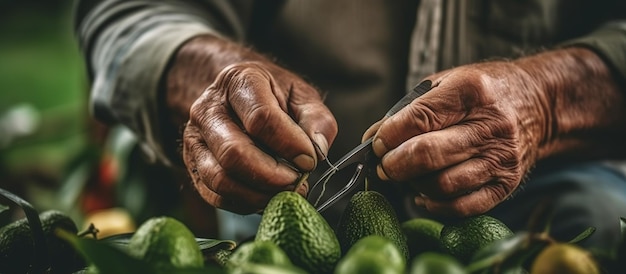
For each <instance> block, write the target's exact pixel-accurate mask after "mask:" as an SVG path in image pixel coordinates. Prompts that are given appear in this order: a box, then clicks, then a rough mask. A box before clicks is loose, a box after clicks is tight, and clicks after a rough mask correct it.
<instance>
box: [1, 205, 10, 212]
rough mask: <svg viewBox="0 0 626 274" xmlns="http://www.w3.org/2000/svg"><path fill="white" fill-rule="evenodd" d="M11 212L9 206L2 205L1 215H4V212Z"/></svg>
mask: <svg viewBox="0 0 626 274" xmlns="http://www.w3.org/2000/svg"><path fill="white" fill-rule="evenodd" d="M6 210H9V207H8V206H5V205H0V213H2V212H3V211H6Z"/></svg>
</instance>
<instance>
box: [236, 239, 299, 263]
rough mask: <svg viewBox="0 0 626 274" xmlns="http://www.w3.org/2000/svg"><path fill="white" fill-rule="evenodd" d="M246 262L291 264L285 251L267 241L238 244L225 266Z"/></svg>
mask: <svg viewBox="0 0 626 274" xmlns="http://www.w3.org/2000/svg"><path fill="white" fill-rule="evenodd" d="M246 263H257V264H267V265H279V266H280V265H284V266H291V265H292V264H291V261H290V260H289V257H288V256H287V254H285V251H283V250H282V249H280V247H278V246H277V245H276V244H274V243H273V242H269V241H251V242H246V243H244V244H242V245H240V246H239V247H238V248H237V249H235V251H233V253H232V254H231V255H230V257H229V259H228V261H227V263H226V267H227V268H231V269H234V268H237V267H238V266H241V265H243V264H246Z"/></svg>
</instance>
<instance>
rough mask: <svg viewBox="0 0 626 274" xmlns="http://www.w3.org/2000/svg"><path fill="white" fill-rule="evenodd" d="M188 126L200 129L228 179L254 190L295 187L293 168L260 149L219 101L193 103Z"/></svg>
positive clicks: (295, 174) (296, 174) (203, 138)
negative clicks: (229, 177)
mask: <svg viewBox="0 0 626 274" xmlns="http://www.w3.org/2000/svg"><path fill="white" fill-rule="evenodd" d="M200 104H207V105H208V106H207V107H202V106H200ZM189 125H190V126H195V127H197V129H198V131H199V132H200V135H201V136H202V141H203V143H204V144H206V146H207V147H208V150H209V152H210V154H212V155H213V157H215V159H216V161H217V163H218V164H219V166H221V168H223V169H224V172H226V174H227V175H228V176H232V177H234V178H236V179H237V180H238V181H240V182H244V183H246V184H247V185H249V186H251V187H254V188H255V189H259V190H275V189H280V188H283V187H285V186H287V185H290V184H292V183H293V182H294V181H295V180H296V179H297V178H298V176H299V175H298V173H297V172H296V171H294V170H293V169H292V168H290V167H289V166H287V165H285V164H284V163H282V162H279V161H277V160H276V159H275V158H274V157H272V156H270V155H268V154H266V153H265V152H264V151H262V150H261V149H260V148H259V147H257V146H256V145H255V143H254V142H253V141H252V140H251V139H250V137H249V136H248V135H246V134H245V133H244V132H243V131H242V130H241V128H239V126H238V125H237V124H236V123H235V122H234V121H233V120H232V118H231V117H230V115H229V113H228V110H226V109H225V107H224V106H222V105H221V103H220V102H219V101H218V100H215V99H207V100H206V101H203V102H200V103H194V105H193V106H192V107H191V118H190V123H189Z"/></svg>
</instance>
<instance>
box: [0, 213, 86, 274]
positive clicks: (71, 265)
mask: <svg viewBox="0 0 626 274" xmlns="http://www.w3.org/2000/svg"><path fill="white" fill-rule="evenodd" d="M39 219H40V221H41V227H42V230H43V232H44V236H45V239H46V246H47V248H48V252H47V254H48V262H49V264H50V273H71V272H73V271H76V270H78V269H80V268H82V267H83V266H84V261H83V259H82V257H81V256H80V255H79V254H78V253H77V252H76V251H75V250H74V248H73V247H72V246H71V245H70V244H69V243H67V242H66V241H64V240H62V239H60V238H58V237H57V236H56V235H55V233H54V231H55V229H57V228H59V229H63V230H66V231H68V232H70V233H74V234H76V233H78V228H77V227H76V224H75V223H74V221H73V220H72V219H71V218H70V217H69V216H67V215H66V214H64V213H63V212H60V211H57V210H47V211H44V212H42V213H40V214H39ZM33 253H34V243H33V237H32V234H31V229H30V225H29V224H28V220H27V219H26V218H22V219H19V220H16V221H14V222H12V223H10V224H7V225H5V226H4V227H2V228H0V273H27V272H28V271H29V269H30V267H31V265H32V264H34V263H35V262H33V261H32V260H33Z"/></svg>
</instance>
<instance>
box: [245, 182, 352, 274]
mask: <svg viewBox="0 0 626 274" xmlns="http://www.w3.org/2000/svg"><path fill="white" fill-rule="evenodd" d="M255 241H270V242H273V243H275V244H276V245H278V247H280V248H281V249H282V250H283V251H285V253H286V254H287V256H289V259H290V260H291V262H292V263H293V264H294V265H296V266H298V267H300V268H302V269H304V270H306V271H308V272H310V273H331V272H332V271H333V269H334V267H335V264H336V263H337V261H338V260H339V258H340V257H341V249H340V247H339V241H338V240H337V236H335V233H334V231H333V229H332V228H331V227H330V225H329V224H328V222H326V220H325V219H324V218H323V217H322V215H320V214H319V213H318V212H317V211H316V210H315V208H314V207H313V206H312V205H311V204H310V203H309V202H308V201H307V200H306V199H305V198H304V197H302V196H301V195H300V194H298V193H296V192H293V191H283V192H279V193H278V194H276V195H275V196H274V197H272V199H271V200H270V202H269V203H268V205H267V207H266V208H265V211H264V213H263V216H262V217H261V222H260V223H259V227H258V229H257V234H256V238H255Z"/></svg>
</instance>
